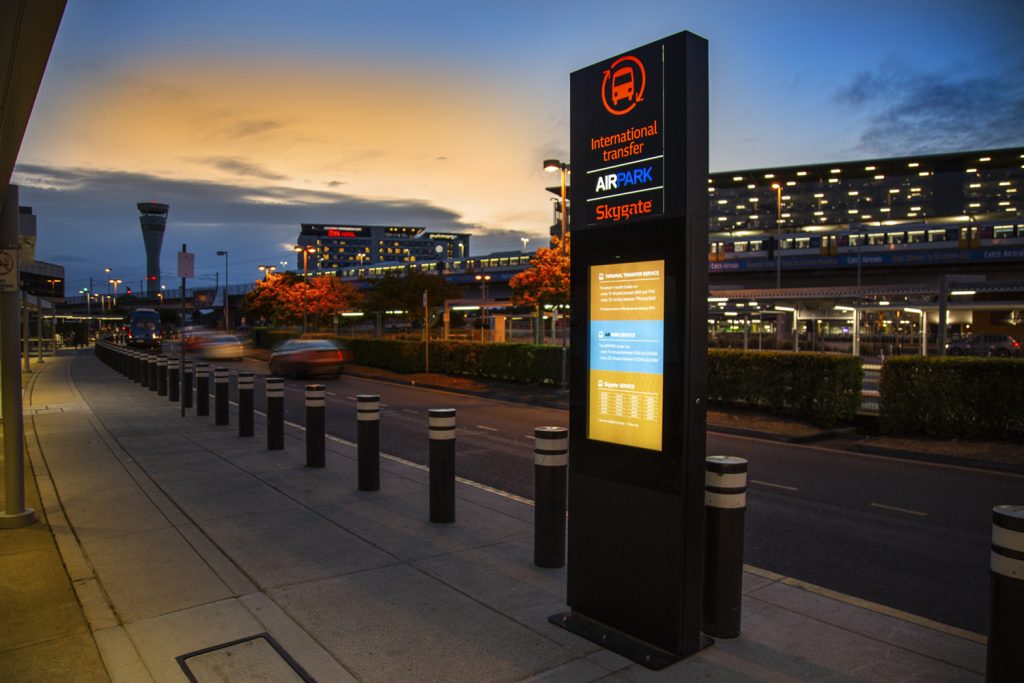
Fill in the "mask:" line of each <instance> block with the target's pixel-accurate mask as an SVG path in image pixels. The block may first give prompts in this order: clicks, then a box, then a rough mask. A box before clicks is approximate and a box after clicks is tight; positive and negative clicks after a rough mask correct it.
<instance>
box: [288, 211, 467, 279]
mask: <svg viewBox="0 0 1024 683" xmlns="http://www.w3.org/2000/svg"><path fill="white" fill-rule="evenodd" d="M469 237H470V236H469V235H467V234H463V233H452V232H427V230H426V228H416V227H406V226H383V225H347V224H345V223H303V224H302V228H301V230H300V232H299V239H298V245H299V246H300V247H309V246H312V247H314V248H315V249H316V251H315V252H312V253H310V255H309V270H310V272H324V271H336V270H337V269H339V268H347V267H350V266H369V265H372V264H377V263H419V262H422V261H431V262H433V261H446V260H451V259H458V258H464V257H466V256H467V255H468V254H469ZM297 268H298V269H301V268H302V263H301V261H300V262H298V264H297Z"/></svg>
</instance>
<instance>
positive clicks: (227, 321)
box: [182, 251, 231, 332]
mask: <svg viewBox="0 0 1024 683" xmlns="http://www.w3.org/2000/svg"><path fill="white" fill-rule="evenodd" d="M217 256H223V257H224V331H225V332H230V331H231V308H230V306H229V305H228V301H229V300H230V298H231V297H230V295H229V294H228V252H226V251H218V252H217ZM182 296H183V297H184V296H185V295H184V293H182Z"/></svg>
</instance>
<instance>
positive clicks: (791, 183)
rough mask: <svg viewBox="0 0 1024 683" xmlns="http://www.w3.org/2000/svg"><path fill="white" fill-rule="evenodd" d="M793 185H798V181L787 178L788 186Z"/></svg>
mask: <svg viewBox="0 0 1024 683" xmlns="http://www.w3.org/2000/svg"><path fill="white" fill-rule="evenodd" d="M793 185H796V181H795V180H787V181H786V186H787V187H792V186H793Z"/></svg>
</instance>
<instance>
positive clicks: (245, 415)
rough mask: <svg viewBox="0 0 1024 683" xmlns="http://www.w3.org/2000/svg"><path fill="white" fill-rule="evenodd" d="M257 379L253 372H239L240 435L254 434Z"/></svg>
mask: <svg viewBox="0 0 1024 683" xmlns="http://www.w3.org/2000/svg"><path fill="white" fill-rule="evenodd" d="M255 383H256V379H255V376H254V375H253V374H252V373H251V372H240V373H238V435H239V436H252V435H253V430H254V427H253V420H254V417H253V411H254V410H255V406H254V405H253V392H254V391H255V389H256V387H255Z"/></svg>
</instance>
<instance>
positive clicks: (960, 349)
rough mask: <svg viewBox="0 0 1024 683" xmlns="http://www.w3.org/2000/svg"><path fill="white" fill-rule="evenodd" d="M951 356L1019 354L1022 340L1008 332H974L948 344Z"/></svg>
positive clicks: (948, 352)
mask: <svg viewBox="0 0 1024 683" xmlns="http://www.w3.org/2000/svg"><path fill="white" fill-rule="evenodd" d="M946 354H947V355H950V356H1002V357H1004V358H1005V357H1009V356H1019V355H1020V342H1019V341H1017V340H1016V339H1014V338H1013V337H1011V336H1010V335H1008V334H972V335H969V336H967V337H964V338H963V339H961V340H959V341H955V342H951V343H949V344H947V345H946Z"/></svg>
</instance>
